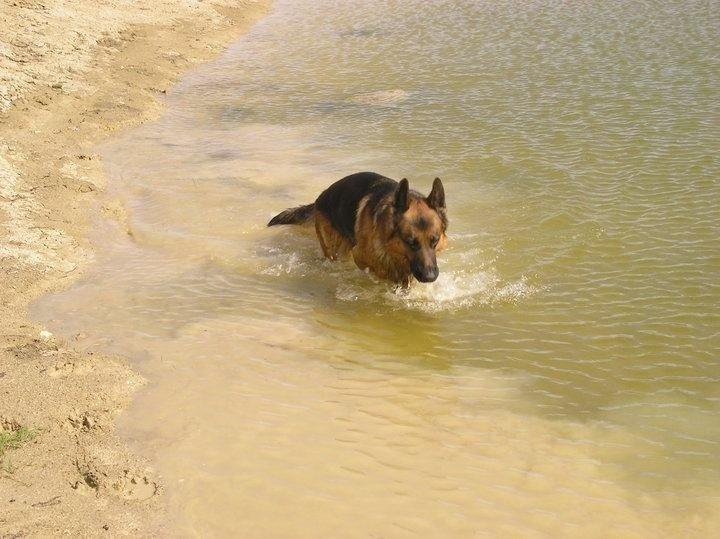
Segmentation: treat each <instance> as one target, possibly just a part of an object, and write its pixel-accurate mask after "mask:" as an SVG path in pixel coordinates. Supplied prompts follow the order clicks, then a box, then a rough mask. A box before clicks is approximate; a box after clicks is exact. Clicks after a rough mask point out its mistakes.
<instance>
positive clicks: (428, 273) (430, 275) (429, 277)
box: [415, 266, 440, 283]
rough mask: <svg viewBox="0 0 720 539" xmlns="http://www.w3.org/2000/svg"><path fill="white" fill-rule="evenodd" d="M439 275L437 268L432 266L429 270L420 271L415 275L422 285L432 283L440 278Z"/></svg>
mask: <svg viewBox="0 0 720 539" xmlns="http://www.w3.org/2000/svg"><path fill="white" fill-rule="evenodd" d="M439 274H440V271H439V270H438V268H437V266H432V267H429V268H422V269H420V271H418V272H417V273H415V278H416V279H417V280H418V281H420V282H421V283H431V282H433V281H434V280H435V279H437V278H438V275H439Z"/></svg>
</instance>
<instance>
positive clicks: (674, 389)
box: [37, 0, 720, 537]
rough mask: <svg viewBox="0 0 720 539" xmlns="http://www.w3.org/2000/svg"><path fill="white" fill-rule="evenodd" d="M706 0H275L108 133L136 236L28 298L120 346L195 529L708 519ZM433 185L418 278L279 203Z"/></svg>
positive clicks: (719, 403)
mask: <svg viewBox="0 0 720 539" xmlns="http://www.w3.org/2000/svg"><path fill="white" fill-rule="evenodd" d="M719 20H720V8H719V6H718V3H717V2H680V1H675V0H673V1H670V2H612V1H611V2H599V1H597V2H591V1H583V2H541V1H535V2H522V3H518V2H481V1H465V2H462V1H461V2H449V1H447V2H446V1H432V2H425V1H420V0H399V1H397V2H380V1H367V2H362V3H358V2H347V1H340V0H337V1H331V0H318V1H312V2H310V1H302V0H301V1H295V2H285V1H279V2H278V3H277V5H276V7H275V10H274V12H273V13H272V14H271V15H270V16H268V17H267V18H266V19H265V20H263V21H261V22H260V23H259V24H258V25H257V26H256V27H255V28H254V29H253V30H252V31H251V33H250V34H249V35H248V36H246V37H244V38H243V39H241V40H240V41H239V42H238V43H236V44H235V45H234V46H233V47H232V48H231V49H230V50H229V51H228V52H227V53H225V54H224V55H223V56H222V57H221V58H219V59H218V60H216V61H214V62H212V63H209V64H207V65H205V66H202V67H201V68H199V69H197V70H195V71H193V72H191V73H189V74H188V75H187V76H186V77H185V78H184V79H183V80H182V81H181V83H180V84H179V85H178V86H177V87H176V88H174V89H173V91H172V92H171V93H170V95H169V97H168V100H167V101H168V103H167V104H168V108H167V112H166V114H165V115H164V116H163V118H161V119H160V120H159V121H158V122H156V123H153V124H149V125H146V126H144V127H142V128H140V129H138V130H135V131H133V132H130V133H127V134H125V135H123V136H122V137H119V138H117V139H115V140H113V141H112V142H110V143H109V144H107V145H106V146H105V147H104V149H103V153H104V156H105V160H106V163H107V166H108V173H109V175H110V177H111V178H112V184H113V191H114V192H113V196H116V197H119V198H121V199H123V200H124V202H125V203H126V205H127V207H128V208H129V212H130V221H129V222H130V229H131V231H132V237H125V236H124V235H123V234H121V233H118V232H117V231H116V230H114V229H113V227H112V226H111V225H108V224H106V223H100V224H99V225H98V229H99V234H98V236H99V237H98V245H99V250H98V265H97V267H96V269H95V270H94V271H93V272H91V274H89V275H88V276H87V277H86V278H85V279H84V280H83V282H81V283H79V284H78V285H77V286H76V287H75V288H73V289H72V290H70V291H68V292H66V293H64V294H60V295H57V296H54V297H51V298H47V299H46V300H44V301H43V302H41V303H40V304H39V305H38V308H37V312H38V316H39V317H41V318H43V319H45V320H48V321H50V323H51V324H52V325H53V327H55V328H57V329H59V330H62V331H64V332H66V333H68V334H71V333H74V332H79V331H82V332H83V333H84V334H87V335H88V337H87V339H86V340H85V341H84V342H85V345H86V346H89V347H93V346H94V347H101V348H109V349H112V350H117V351H121V352H123V353H126V354H128V355H130V356H131V357H133V358H134V360H135V361H136V364H137V365H138V367H139V368H140V369H141V370H142V371H143V372H144V373H146V374H147V376H148V377H149V379H150V380H151V382H152V384H151V386H150V388H149V389H148V390H147V391H146V392H145V393H144V394H143V395H142V396H141V397H140V398H139V399H138V401H137V402H136V404H135V406H134V408H133V409H132V410H131V411H130V412H129V413H128V414H127V416H126V417H125V418H124V419H123V425H124V430H125V431H126V433H127V436H128V437H129V438H130V439H132V440H134V443H135V445H136V446H137V447H138V448H139V450H141V451H143V452H145V453H146V454H148V455H149V456H150V457H151V458H154V459H155V461H156V462H157V464H158V467H159V469H160V471H161V472H162V473H163V475H164V477H165V480H166V483H167V485H168V493H169V496H170V500H171V504H172V511H173V515H176V516H177V518H178V520H177V526H178V531H181V532H182V533H185V534H199V535H225V534H228V533H231V532H240V533H241V535H243V536H258V537H273V536H288V534H292V535H293V536H298V535H300V536H315V537H317V536H328V535H333V536H338V535H342V536H363V537H366V536H368V535H371V536H402V535H417V534H419V535H423V536H448V535H460V536H471V535H472V536H476V535H490V536H501V535H508V534H509V535H516V536H517V535H519V536H535V535H538V536H541V535H553V536H557V535H570V536H575V535H579V534H581V533H582V534H589V535H590V536H607V535H621V536H658V535H678V536H688V535H695V536H710V535H713V534H717V533H720V529H719V517H718V514H720V490H719V488H720V464H719V463H720V415H718V414H719V412H720V384H719V382H720V357H719V356H720V284H719V283H720V209H719V207H720V205H719V202H720V179H719V178H720V159H719V158H718V143H719V142H720V45H719V43H720V40H719V39H718V37H720V36H719V35H718V34H719V31H718V30H719V23H718V21H719ZM360 170H375V171H377V172H380V173H383V174H386V175H389V176H391V177H396V178H401V177H405V176H407V177H408V178H410V179H411V185H412V186H413V187H415V188H417V189H420V190H422V191H425V192H427V190H428V189H429V186H430V183H431V181H432V178H434V177H435V176H441V177H442V178H443V180H444V183H445V188H446V192H447V196H448V206H449V217H450V227H451V228H450V232H451V235H450V241H451V244H450V249H449V250H448V251H447V253H446V254H445V255H444V256H443V257H442V260H441V263H440V268H441V276H440V278H439V280H438V281H437V282H436V283H433V284H432V285H417V286H416V287H414V288H413V289H412V290H411V291H410V292H409V293H398V292H396V291H394V290H393V289H392V288H391V287H389V286H387V285H384V284H381V283H376V282H374V281H373V280H372V279H371V278H369V277H368V276H366V275H365V274H363V273H361V272H359V271H358V270H356V269H355V268H354V267H353V266H352V264H350V263H339V264H331V263H329V262H326V261H323V260H322V259H321V257H320V252H319V248H318V247H317V245H316V243H315V240H314V239H313V237H312V236H309V235H303V234H298V233H297V231H293V230H291V229H282V230H278V229H272V230H268V229H266V228H265V227H264V225H265V223H266V222H267V220H268V218H269V217H271V216H272V215H273V214H274V213H276V212H277V211H279V210H281V209H284V208H285V207H288V206H291V205H296V204H298V203H305V202H310V201H312V200H314V198H315V197H316V196H317V194H318V193H319V192H320V191H321V190H322V189H323V188H324V187H326V186H327V185H329V184H330V183H332V182H333V181H335V180H336V179H339V178H340V177H342V176H344V175H346V174H349V173H352V172H356V171H360Z"/></svg>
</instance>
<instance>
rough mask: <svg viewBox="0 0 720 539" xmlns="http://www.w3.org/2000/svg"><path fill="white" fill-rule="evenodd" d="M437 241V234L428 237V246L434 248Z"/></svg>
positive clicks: (438, 239)
mask: <svg viewBox="0 0 720 539" xmlns="http://www.w3.org/2000/svg"><path fill="white" fill-rule="evenodd" d="M438 241H440V238H438V237H437V236H433V237H432V238H430V247H432V248H433V249H434V248H435V246H436V245H437V244H438Z"/></svg>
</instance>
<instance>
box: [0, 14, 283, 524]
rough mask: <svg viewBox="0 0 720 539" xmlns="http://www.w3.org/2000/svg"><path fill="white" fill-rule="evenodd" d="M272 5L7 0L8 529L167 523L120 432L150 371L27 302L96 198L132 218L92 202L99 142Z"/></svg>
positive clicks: (0, 172) (4, 305) (1, 485)
mask: <svg viewBox="0 0 720 539" xmlns="http://www.w3.org/2000/svg"><path fill="white" fill-rule="evenodd" d="M268 4H269V1H268V0H259V1H243V0H235V1H233V0H211V1H204V2H201V1H199V0H158V1H156V2H133V1H130V0H107V1H103V2H93V1H89V0H72V1H71V0H22V1H20V0H0V28H2V30H0V434H2V435H4V436H9V435H12V434H13V432H15V433H18V432H21V433H25V432H28V431H26V430H24V428H27V429H30V431H29V432H30V433H31V434H32V435H31V436H29V437H28V436H24V437H23V439H24V442H23V443H22V444H17V446H16V447H14V448H13V447H9V448H7V449H6V450H5V451H4V452H3V454H2V455H0V535H2V536H6V535H7V536H10V537H20V536H47V535H49V534H68V535H73V536H79V535H81V536H88V535H98V534H102V533H111V534H113V535H118V534H140V535H150V534H153V533H154V532H157V531H158V530H159V529H160V527H161V526H163V514H164V510H163V506H164V504H163V497H162V496H161V495H160V494H161V493H162V490H163V487H162V481H161V479H160V478H159V477H158V476H157V474H156V473H155V472H154V470H153V468H152V465H151V463H147V462H144V461H143V460H142V459H140V458H138V457H136V456H134V455H132V454H131V453H130V452H129V450H128V449H127V448H126V447H125V446H124V445H123V444H122V443H121V442H120V440H119V439H118V438H117V436H116V434H115V426H114V420H115V417H116V416H117V415H118V414H119V413H120V412H121V410H122V409H123V408H124V407H125V406H126V404H127V403H128V401H129V399H130V398H131V396H132V394H133V392H134V391H135V390H136V389H137V388H138V387H140V386H141V385H142V384H143V380H142V378H141V377H140V376H138V375H137V374H135V373H133V372H132V371H131V370H130V368H129V367H128V365H127V364H126V363H125V362H124V361H123V360H122V359H121V358H117V357H109V356H106V355H100V354H92V353H87V352H83V351H81V350H80V349H79V347H77V346H76V343H75V342H72V341H71V342H68V341H65V340H63V339H60V338H57V337H55V336H54V335H52V334H50V333H49V332H47V331H45V330H44V328H42V327H39V326H38V325H36V324H34V323H33V322H32V321H30V320H29V318H28V315H27V307H28V305H29V304H30V302H31V301H32V300H33V299H35V298H37V297H38V296H39V295H40V294H43V293H46V292H49V291H53V290H57V289H60V288H64V287H67V286H68V285H69V284H70V283H71V282H72V281H73V280H75V279H77V277H78V276H79V275H80V274H81V273H82V272H83V270H84V269H85V268H86V267H87V265H88V263H89V262H90V261H92V259H93V252H92V248H91V245H90V243H89V241H88V239H87V238H88V231H89V228H90V227H92V223H93V218H94V216H96V214H97V212H96V211H95V209H96V208H98V207H101V211H102V212H104V213H106V214H108V215H111V216H115V217H117V218H118V219H120V220H122V218H123V210H122V206H121V205H120V204H119V203H118V204H113V203H111V202H107V201H105V200H104V199H103V202H102V203H98V202H99V199H98V194H99V193H101V192H102V191H103V190H104V187H105V179H104V177H103V165H102V162H101V160H100V158H99V157H98V156H97V155H96V154H95V153H94V152H93V148H94V147H95V145H96V144H97V143H98V142H99V141H100V140H102V139H103V138H105V137H107V136H108V135H109V134H110V133H111V132H113V131H116V130H118V129H123V128H127V127H129V126H133V125H136V124H139V123H141V122H143V121H146V120H148V119H150V118H153V117H155V116H157V114H158V112H159V110H160V108H161V103H160V102H159V100H158V97H160V96H162V95H163V94H164V93H165V89H166V88H167V87H168V86H169V85H170V84H171V83H172V82H173V81H174V80H175V79H176V78H177V77H178V76H179V75H180V74H181V73H182V72H183V71H185V70H186V69H188V67H189V66H191V65H192V64H194V63H197V62H199V61H202V60H206V59H208V58H210V57H212V56H213V55H215V54H217V53H218V52H219V50H220V49H221V48H222V47H223V46H224V45H226V44H227V43H229V42H230V41H231V40H232V39H233V38H235V37H237V35H238V34H239V33H241V32H242V31H244V30H245V29H247V28H248V27H249V26H250V25H251V24H252V23H253V22H254V21H255V20H257V19H258V18H259V17H260V16H262V14H263V13H265V12H266V11H267V8H268ZM82 338H83V335H76V336H75V338H74V341H81V340H82ZM8 439H9V438H8Z"/></svg>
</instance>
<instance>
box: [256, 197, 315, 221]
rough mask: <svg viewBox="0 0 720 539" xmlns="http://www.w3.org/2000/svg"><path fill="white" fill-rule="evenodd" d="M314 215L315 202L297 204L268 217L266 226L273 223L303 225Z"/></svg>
mask: <svg viewBox="0 0 720 539" xmlns="http://www.w3.org/2000/svg"><path fill="white" fill-rule="evenodd" d="M314 215H315V203H314V202H313V203H312V204H306V205H305V206H298V207H297V208H288V209H287V210H285V211H283V212H280V213H278V214H277V215H276V216H275V217H273V218H272V219H270V222H269V223H268V224H267V226H275V225H304V224H305V223H307V222H309V221H310V219H312V218H313V216H314Z"/></svg>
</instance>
